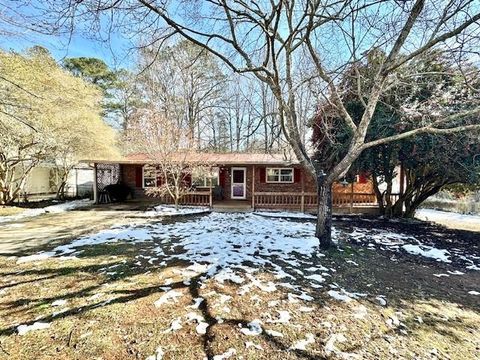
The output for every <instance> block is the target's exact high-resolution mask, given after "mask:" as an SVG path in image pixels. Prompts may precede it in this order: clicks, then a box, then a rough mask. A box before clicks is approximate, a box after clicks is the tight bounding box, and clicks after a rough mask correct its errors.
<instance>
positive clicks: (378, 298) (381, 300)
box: [375, 295, 387, 306]
mask: <svg viewBox="0 0 480 360" xmlns="http://www.w3.org/2000/svg"><path fill="white" fill-rule="evenodd" d="M375 300H377V301H378V303H379V304H380V305H381V306H385V305H387V300H385V296H383V295H379V296H377V297H376V298H375Z"/></svg>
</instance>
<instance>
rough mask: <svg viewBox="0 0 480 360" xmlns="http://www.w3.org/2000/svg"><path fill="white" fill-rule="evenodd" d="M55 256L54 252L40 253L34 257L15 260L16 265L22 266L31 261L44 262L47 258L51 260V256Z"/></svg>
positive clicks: (28, 256)
mask: <svg viewBox="0 0 480 360" xmlns="http://www.w3.org/2000/svg"><path fill="white" fill-rule="evenodd" d="M54 255H55V252H51V251H49V252H41V253H38V254H34V255H27V256H21V257H19V258H18V260H17V264H23V263H28V262H31V261H41V260H46V259H48V258H51V257H52V256H54Z"/></svg>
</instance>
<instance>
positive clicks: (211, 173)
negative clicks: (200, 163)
mask: <svg viewBox="0 0 480 360" xmlns="http://www.w3.org/2000/svg"><path fill="white" fill-rule="evenodd" d="M219 173H220V169H219V168H218V167H215V168H211V169H203V168H195V169H193V170H192V185H193V186H195V187H210V181H211V184H212V187H215V186H218V184H219Z"/></svg>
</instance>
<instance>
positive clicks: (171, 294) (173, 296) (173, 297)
mask: <svg viewBox="0 0 480 360" xmlns="http://www.w3.org/2000/svg"><path fill="white" fill-rule="evenodd" d="M180 296H182V293H180V292H178V291H175V290H170V291H168V292H166V293H165V294H163V295H162V296H161V297H160V299H158V300H157V301H155V302H154V303H153V305H155V307H157V308H158V307H160V306H162V305H163V304H166V303H168V302H170V301H172V302H176V301H177V298H178V297H180Z"/></svg>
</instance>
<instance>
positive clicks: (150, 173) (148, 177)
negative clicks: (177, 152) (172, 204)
mask: <svg viewBox="0 0 480 360" xmlns="http://www.w3.org/2000/svg"><path fill="white" fill-rule="evenodd" d="M155 186H157V169H156V168H155V166H152V165H145V166H144V167H143V187H144V188H149V187H155Z"/></svg>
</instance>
